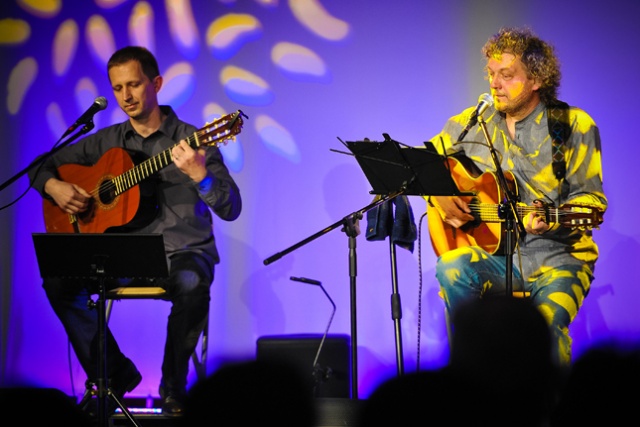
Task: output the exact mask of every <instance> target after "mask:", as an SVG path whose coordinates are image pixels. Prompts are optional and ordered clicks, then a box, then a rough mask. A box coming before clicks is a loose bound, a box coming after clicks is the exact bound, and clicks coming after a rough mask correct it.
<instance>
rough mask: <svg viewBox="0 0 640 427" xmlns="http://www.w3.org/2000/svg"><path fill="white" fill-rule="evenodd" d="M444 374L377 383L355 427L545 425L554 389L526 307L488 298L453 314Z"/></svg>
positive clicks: (543, 330) (538, 327)
mask: <svg viewBox="0 0 640 427" xmlns="http://www.w3.org/2000/svg"><path fill="white" fill-rule="evenodd" d="M451 323H452V331H451V334H452V335H451V337H450V339H451V353H450V360H449V364H448V365H447V366H445V367H443V368H442V369H433V370H427V371H423V372H416V373H408V374H405V375H403V376H399V377H396V378H392V379H390V380H388V381H386V382H384V383H383V384H381V385H380V386H379V387H378V388H377V389H376V390H375V391H374V392H373V393H372V394H371V396H370V397H369V398H368V399H367V401H366V402H364V404H363V405H362V408H361V414H360V418H359V427H372V426H391V425H403V426H411V425H422V424H424V419H425V417H426V418H428V419H429V425H442V426H445V425H474V426H521V427H541V426H548V423H549V417H550V414H551V410H552V408H553V405H554V403H555V401H556V399H557V393H558V389H559V375H558V374H559V371H558V369H557V368H556V366H555V365H554V364H553V359H552V351H551V334H550V331H549V327H548V324H547V322H546V321H545V319H544V317H543V316H542V314H541V313H540V311H539V310H538V309H537V308H536V307H534V306H533V305H532V304H531V303H530V302H529V300H527V299H521V298H507V297H506V296H505V297H499V296H498V297H494V298H484V299H480V300H474V301H470V302H468V303H467V304H466V305H463V306H460V307H459V308H458V309H457V310H456V311H455V312H453V313H452V318H451Z"/></svg>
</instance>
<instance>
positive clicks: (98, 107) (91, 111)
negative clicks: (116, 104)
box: [64, 96, 107, 136]
mask: <svg viewBox="0 0 640 427" xmlns="http://www.w3.org/2000/svg"><path fill="white" fill-rule="evenodd" d="M105 108H107V98H105V97H104V96H99V97H97V98H96V99H95V101H93V104H92V105H91V107H89V108H88V109H87V111H85V112H84V113H83V114H82V115H81V116H80V118H79V119H78V120H76V122H75V123H74V124H72V125H71V126H70V127H69V129H67V131H66V132H65V134H64V135H65V136H66V135H69V134H70V133H71V132H73V131H74V130H76V129H77V128H78V127H79V126H82V125H86V124H87V123H89V122H90V121H91V120H92V119H93V116H94V115H95V114H96V113H97V112H98V111H102V110H104V109H105Z"/></svg>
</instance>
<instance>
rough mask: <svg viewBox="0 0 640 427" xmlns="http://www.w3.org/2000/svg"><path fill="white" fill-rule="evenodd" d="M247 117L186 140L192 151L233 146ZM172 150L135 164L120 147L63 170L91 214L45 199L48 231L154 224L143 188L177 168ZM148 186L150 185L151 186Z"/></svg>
mask: <svg viewBox="0 0 640 427" xmlns="http://www.w3.org/2000/svg"><path fill="white" fill-rule="evenodd" d="M243 117H246V115H245V114H244V113H243V112H242V111H241V110H238V111H236V112H234V113H231V114H227V115H225V116H223V117H221V118H219V119H217V120H215V121H213V122H211V123H207V124H206V125H205V126H203V127H202V128H200V129H198V130H197V131H196V132H194V133H193V134H192V135H190V136H189V137H187V138H186V141H187V143H188V144H189V146H191V147H192V148H193V149H197V148H199V147H203V146H207V147H211V146H219V145H220V144H221V143H222V144H224V145H226V144H227V143H228V142H229V141H235V136H236V135H238V134H239V133H240V131H241V130H242V125H243ZM177 145H179V144H175V145H173V146H171V147H170V148H167V149H166V150H164V151H162V152H161V153H158V154H156V155H155V156H153V157H149V158H147V159H144V160H143V161H139V162H138V161H137V159H135V158H134V157H132V156H131V155H130V154H129V152H128V151H127V150H125V149H123V148H120V147H114V148H111V149H109V150H107V151H106V152H105V153H104V154H103V155H102V156H101V157H100V159H99V160H98V162H97V163H96V164H95V165H93V166H82V165H77V164H66V165H61V166H60V167H59V168H58V175H59V178H60V179H62V180H63V181H67V182H71V183H74V184H77V185H78V186H80V187H82V188H84V189H85V190H87V191H88V192H89V193H90V194H91V196H92V200H91V202H90V206H89V209H87V210H86V211H85V212H82V213H81V214H77V215H71V214H68V213H66V212H64V211H63V210H62V209H60V208H59V207H58V206H57V205H56V204H55V203H54V202H53V201H52V200H49V199H43V214H44V222H45V228H46V231H47V232H48V233H103V232H105V231H110V232H111V231H124V230H126V229H129V228H137V227H139V226H141V225H143V224H145V223H147V222H149V220H150V219H153V216H154V214H155V212H156V205H155V202H154V197H153V191H151V190H147V189H146V188H141V185H139V184H144V180H146V179H147V178H149V177H150V176H152V175H153V174H155V173H156V172H158V171H159V170H160V169H163V168H164V167H166V166H169V165H170V164H171V163H173V157H172V155H171V150H172V148H173V147H175V146H177ZM147 182H148V181H147Z"/></svg>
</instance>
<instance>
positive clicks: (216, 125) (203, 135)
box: [113, 110, 246, 195]
mask: <svg viewBox="0 0 640 427" xmlns="http://www.w3.org/2000/svg"><path fill="white" fill-rule="evenodd" d="M242 117H246V116H245V115H244V113H243V112H242V111H241V110H238V111H237V112H235V113H233V114H227V115H226V116H224V117H222V118H220V119H218V120H216V121H214V122H212V123H208V124H206V125H205V126H204V127H202V128H200V129H198V130H197V131H195V132H194V133H193V134H191V135H189V136H188V137H186V138H185V140H186V142H187V144H189V146H190V147H191V148H193V149H194V150H197V149H198V148H200V147H202V146H207V147H213V146H218V145H219V144H220V143H221V142H223V143H226V141H228V140H233V139H235V135H237V134H238V133H239V132H240V130H241V129H242V124H243V121H242ZM178 145H180V143H177V144H174V145H172V146H171V147H169V148H167V149H166V150H164V151H162V152H161V153H158V154H156V155H155V156H153V157H150V158H148V159H146V160H144V161H142V162H141V163H139V164H138V165H136V166H135V167H133V168H132V169H130V170H128V171H127V172H125V173H123V174H122V175H120V176H118V177H116V178H114V179H113V182H114V184H115V189H116V190H115V194H116V195H118V194H121V193H124V192H125V191H127V190H129V189H130V188H132V187H133V186H135V185H138V184H139V183H140V182H141V181H143V180H145V179H147V178H148V177H150V176H151V175H153V174H154V173H156V172H158V171H159V170H160V169H163V168H165V167H167V166H169V165H170V164H171V163H173V155H172V154H171V150H173V148H174V147H177V146H178Z"/></svg>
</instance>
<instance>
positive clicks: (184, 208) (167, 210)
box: [30, 106, 242, 267]
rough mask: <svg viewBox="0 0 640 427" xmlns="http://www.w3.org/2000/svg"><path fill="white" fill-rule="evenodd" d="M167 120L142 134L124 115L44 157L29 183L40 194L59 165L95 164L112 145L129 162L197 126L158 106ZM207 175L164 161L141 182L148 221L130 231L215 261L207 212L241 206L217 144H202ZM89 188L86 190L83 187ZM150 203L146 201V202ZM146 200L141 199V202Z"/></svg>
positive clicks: (232, 214)
mask: <svg viewBox="0 0 640 427" xmlns="http://www.w3.org/2000/svg"><path fill="white" fill-rule="evenodd" d="M161 109H162V112H163V113H164V114H165V115H166V119H165V120H164V122H163V123H162V124H161V126H160V128H159V129H158V131H156V132H154V133H153V134H151V135H149V136H148V137H146V138H145V137H143V136H141V135H139V134H138V133H137V132H136V131H135V130H134V128H133V127H132V126H131V123H130V122H129V121H128V120H127V121H125V122H123V123H119V124H115V125H112V126H109V127H106V128H103V129H100V130H98V131H97V132H95V133H94V134H91V135H88V136H86V137H85V138H83V139H82V140H80V141H78V142H77V143H75V144H72V145H69V146H68V147H65V148H64V149H62V150H60V151H59V152H57V153H55V154H54V155H53V156H52V157H50V158H49V159H47V160H46V161H45V162H44V163H43V164H42V167H41V168H34V172H33V173H32V174H30V178H31V181H32V184H33V187H34V188H35V189H36V190H37V191H38V192H39V193H40V194H41V195H42V196H43V197H49V196H48V195H47V194H46V193H45V192H44V185H45V183H46V182H47V180H48V179H50V178H52V177H57V168H58V167H59V166H61V165H63V164H70V163H72V164H77V165H81V166H92V165H95V164H96V163H97V162H98V161H99V160H100V158H101V157H102V156H103V155H104V154H105V152H106V151H107V150H109V149H111V148H113V147H120V148H123V149H126V150H127V152H129V153H131V156H132V158H133V159H134V162H135V163H137V162H138V161H139V160H141V159H144V158H148V157H151V156H155V155H158V154H159V153H162V152H163V151H165V150H167V149H170V148H171V147H173V146H174V145H176V144H177V143H178V142H179V141H180V140H181V139H185V138H187V137H189V136H192V135H193V134H194V133H195V132H196V131H197V128H196V127H194V126H192V125H190V124H187V123H185V122H183V121H181V120H180V119H178V117H177V115H176V114H175V112H174V111H173V109H171V107H168V106H161ZM205 150H206V154H205V157H206V167H207V177H206V178H205V179H204V180H203V181H202V182H201V183H195V182H193V181H192V180H191V179H190V178H189V177H188V176H187V175H185V174H183V173H182V172H181V171H180V170H179V169H178V168H177V167H176V165H175V164H173V163H169V164H168V166H166V167H163V168H162V169H160V170H159V171H158V172H156V173H155V174H153V175H152V176H151V177H149V178H147V179H145V180H143V181H142V182H141V183H140V188H141V193H142V198H143V200H146V197H147V196H148V197H149V201H146V203H147V204H148V205H152V206H142V205H141V209H142V208H144V209H147V208H151V215H149V218H150V222H149V221H146V222H145V223H144V225H141V226H140V227H139V228H136V229H134V230H131V232H135V233H161V234H163V236H164V242H165V249H166V252H167V256H171V255H173V254H175V253H178V252H181V251H193V252H196V253H199V254H201V255H202V256H204V257H205V258H206V259H207V261H208V262H209V263H210V265H211V266H212V267H213V265H215V264H217V263H218V262H219V261H220V257H219V254H218V250H217V248H216V243H215V237H214V233H213V228H212V227H213V217H212V212H213V213H215V214H216V215H217V216H218V217H219V218H221V219H223V220H225V221H233V220H235V219H236V218H237V217H238V216H239V215H240V211H241V209H242V201H241V197H240V191H239V189H238V186H237V184H236V183H235V181H234V180H233V178H232V177H231V175H230V174H229V171H228V169H227V167H226V166H225V164H224V161H223V158H222V154H221V153H220V150H219V149H218V148H217V147H213V146H211V147H205ZM85 190H87V191H89V192H90V190H91V189H87V188H85ZM149 202H151V203H149ZM143 203H145V202H143Z"/></svg>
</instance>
